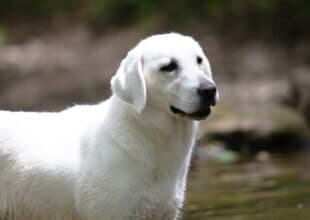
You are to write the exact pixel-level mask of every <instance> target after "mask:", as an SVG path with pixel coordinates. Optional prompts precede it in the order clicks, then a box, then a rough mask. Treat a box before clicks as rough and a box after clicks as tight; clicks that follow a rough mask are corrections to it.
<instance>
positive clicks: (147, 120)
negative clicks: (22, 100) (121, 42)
mask: <svg viewBox="0 0 310 220" xmlns="http://www.w3.org/2000/svg"><path fill="white" fill-rule="evenodd" d="M197 55H199V56H201V57H203V59H204V63H203V65H200V66H199V65H197V63H196V56H197ZM171 57H173V58H175V59H176V60H177V61H178V63H179V64H180V66H181V68H180V69H179V71H178V72H177V71H175V72H170V73H163V72H160V71H159V68H160V66H161V65H163V64H165V63H167V62H169V60H170V59H171ZM202 79H204V80H206V79H207V80H209V81H211V82H213V81H212V76H211V70H210V66H209V63H208V60H207V58H206V57H205V56H204V54H203V52H202V50H201V48H200V46H199V45H198V44H197V43H196V42H195V41H194V40H193V39H192V38H190V37H185V36H182V35H179V34H164V35H155V36H153V37H150V38H147V39H146V40H143V41H141V42H140V43H139V44H138V45H137V47H135V48H134V49H133V50H132V51H130V52H129V53H128V55H127V57H126V58H125V59H124V60H123V61H122V63H121V65H120V68H119V70H118V71H117V74H116V75H115V76H114V77H113V79H112V81H111V85H112V90H113V95H112V96H111V97H110V98H109V99H108V100H106V101H105V102H103V103H100V104H98V105H93V106H75V107H73V108H70V109H67V110H65V111H63V112H60V113H26V112H9V111H0V219H1V220H3V219H5V220H26V219H29V220H30V219H32V220H46V219H53V220H77V219H83V220H100V219H102V220H103V219H104V220H110V219H111V220H118V219H119V220H121V219H137V220H139V219H141V220H143V219H176V218H177V217H176V216H177V213H178V209H179V208H181V206H182V203H183V200H184V190H185V185H186V176H187V172H188V167H189V163H190V157H191V151H192V147H193V144H194V137H195V132H196V127H197V122H196V121H193V120H191V119H190V118H182V117H179V116H177V115H174V114H173V113H172V112H171V111H170V109H169V107H170V105H174V106H177V107H178V108H180V109H182V110H183V111H185V112H188V113H191V112H195V111H196V110H197V108H198V102H199V100H198V98H197V95H196V94H195V92H193V91H195V88H196V87H197V86H198V84H199V82H200V80H202Z"/></svg>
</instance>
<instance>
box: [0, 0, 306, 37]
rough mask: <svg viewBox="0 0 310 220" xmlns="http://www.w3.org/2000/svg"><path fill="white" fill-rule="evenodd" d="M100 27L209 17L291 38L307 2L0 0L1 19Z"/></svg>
mask: <svg viewBox="0 0 310 220" xmlns="http://www.w3.org/2000/svg"><path fill="white" fill-rule="evenodd" d="M59 14H60V15H64V16H65V17H70V18H74V19H81V20H86V21H88V22H91V23H94V24H99V25H119V24H132V23H141V22H142V21H143V20H145V19H146V18H148V17H150V16H157V17H158V18H160V19H162V20H163V21H164V22H166V23H169V24H186V23H187V22H188V21H193V20H194V21H195V20H196V21H199V22H204V21H208V22H210V23H213V24H215V25H216V26H217V27H220V28H223V29H230V30H237V31H238V30H240V29H242V30H245V31H251V32H257V31H259V32H261V33H264V32H268V33H271V34H281V35H284V36H286V37H290V38H295V37H299V36H304V35H308V34H309V33H310V28H309V27H308V26H309V22H310V1H308V0H259V1H257V0H170V1H164V0H157V1H155V0H0V19H14V20H25V19H26V20H31V19H38V18H40V19H51V18H53V17H54V16H57V15H59Z"/></svg>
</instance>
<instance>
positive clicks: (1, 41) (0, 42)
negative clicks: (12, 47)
mask: <svg viewBox="0 0 310 220" xmlns="http://www.w3.org/2000/svg"><path fill="white" fill-rule="evenodd" d="M5 44H6V33H5V31H4V30H3V29H2V28H1V27H0V48H1V47H2V46H4V45H5Z"/></svg>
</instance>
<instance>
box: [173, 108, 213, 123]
mask: <svg viewBox="0 0 310 220" xmlns="http://www.w3.org/2000/svg"><path fill="white" fill-rule="evenodd" d="M170 110H171V112H172V113H173V114H176V115H180V116H182V117H185V116H187V117H189V118H192V119H194V120H202V119H204V118H206V117H207V116H208V115H209V114H210V113H211V109H210V107H208V108H206V109H203V110H200V111H197V112H194V113H186V112H184V111H182V110H180V109H178V108H176V107H174V106H170Z"/></svg>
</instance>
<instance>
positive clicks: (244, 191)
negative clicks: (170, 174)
mask: <svg viewBox="0 0 310 220" xmlns="http://www.w3.org/2000/svg"><path fill="white" fill-rule="evenodd" d="M183 219H186V220H202V219H207V220H253V219H260V220H310V153H308V152H302V153H294V154H287V155H281V156H272V157H271V159H269V160H267V161H264V162H258V161H255V160H251V161H248V162H242V163H238V164H219V163H216V162H211V161H195V162H194V164H193V167H192V168H191V171H190V173H189V179H188V186H187V201H186V204H185V208H184V214H183Z"/></svg>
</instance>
